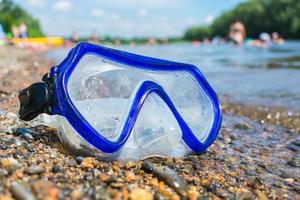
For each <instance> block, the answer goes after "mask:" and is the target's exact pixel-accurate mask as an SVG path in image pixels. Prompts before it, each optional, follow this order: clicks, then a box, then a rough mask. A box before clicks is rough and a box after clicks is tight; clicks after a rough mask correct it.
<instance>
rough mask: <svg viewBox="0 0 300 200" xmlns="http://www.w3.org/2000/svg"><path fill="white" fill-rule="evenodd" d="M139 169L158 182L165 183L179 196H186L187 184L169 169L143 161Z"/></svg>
mask: <svg viewBox="0 0 300 200" xmlns="http://www.w3.org/2000/svg"><path fill="white" fill-rule="evenodd" d="M141 169H142V170H143V171H145V172H146V173H151V174H153V175H154V176H155V177H156V178H157V179H158V180H161V181H163V182H165V183H166V184H167V185H169V186H170V187H171V188H173V189H174V190H175V191H176V192H177V193H178V194H179V195H181V196H186V191H187V188H188V187H187V183H186V182H185V180H184V179H183V178H182V177H181V176H179V175H178V174H177V172H175V171H174V170H172V169H170V168H169V167H160V166H157V165H156V164H154V163H152V162H150V161H148V160H144V161H143V163H142V166H141Z"/></svg>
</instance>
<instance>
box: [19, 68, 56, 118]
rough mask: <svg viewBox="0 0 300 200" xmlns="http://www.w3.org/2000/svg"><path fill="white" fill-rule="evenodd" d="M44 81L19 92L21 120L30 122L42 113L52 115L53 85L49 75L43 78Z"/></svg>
mask: <svg viewBox="0 0 300 200" xmlns="http://www.w3.org/2000/svg"><path fill="white" fill-rule="evenodd" d="M43 81H44V82H38V83H34V84H32V85H31V86H29V87H28V88H26V89H24V90H22V91H21V92H19V101H20V110H19V115H20V119H22V120H25V121H30V120H32V119H34V118H36V117H37V116H38V115H39V114H41V113H47V114H51V104H52V102H53V95H52V93H53V92H52V86H53V84H51V82H52V81H51V77H49V75H48V74H46V75H45V76H44V77H43Z"/></svg>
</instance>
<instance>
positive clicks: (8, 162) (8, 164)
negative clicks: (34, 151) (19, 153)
mask: <svg viewBox="0 0 300 200" xmlns="http://www.w3.org/2000/svg"><path fill="white" fill-rule="evenodd" d="M1 166H2V167H3V168H4V169H6V170H8V171H11V170H15V169H18V168H21V167H22V165H21V164H20V163H19V162H18V161H17V160H16V159H14V158H4V159H2V160H1Z"/></svg>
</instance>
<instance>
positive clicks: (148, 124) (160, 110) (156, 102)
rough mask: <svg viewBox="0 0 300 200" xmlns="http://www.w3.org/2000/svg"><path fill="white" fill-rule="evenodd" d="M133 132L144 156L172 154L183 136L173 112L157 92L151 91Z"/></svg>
mask: <svg viewBox="0 0 300 200" xmlns="http://www.w3.org/2000/svg"><path fill="white" fill-rule="evenodd" d="M132 133H133V136H134V138H135V140H136V142H137V145H138V146H139V149H140V153H141V156H142V157H145V156H150V155H162V156H166V155H170V154H171V153H170V151H173V150H174V147H175V146H177V144H178V143H179V142H180V141H181V138H182V131H181V128H180V126H179V124H178V122H177V120H176V119H175V117H174V115H173V113H172V112H171V110H170V108H169V107H168V106H167V105H166V103H165V102H164V101H163V100H162V99H161V98H160V97H159V96H158V95H157V94H155V93H150V94H149V95H148V96H147V98H146V100H145V101H144V103H143V105H142V107H141V110H140V111H139V114H138V117H137V120H136V122H135V125H134V128H133V132H132Z"/></svg>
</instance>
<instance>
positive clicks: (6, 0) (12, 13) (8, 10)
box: [0, 0, 44, 37]
mask: <svg viewBox="0 0 300 200" xmlns="http://www.w3.org/2000/svg"><path fill="white" fill-rule="evenodd" d="M21 21H22V22H24V23H25V24H26V26H27V28H28V36H29V37H39V36H43V35H44V34H43V32H42V30H41V28H40V23H39V21H38V20H37V19H35V18H33V17H32V16H30V15H29V14H28V13H27V12H26V11H25V10H23V9H22V8H21V7H20V6H18V5H16V4H15V3H14V2H12V1H11V0H2V1H1V0H0V24H1V25H2V26H3V29H4V31H5V32H6V33H11V31H12V30H11V28H12V26H13V25H19V23H20V22H21Z"/></svg>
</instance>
